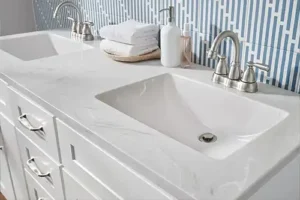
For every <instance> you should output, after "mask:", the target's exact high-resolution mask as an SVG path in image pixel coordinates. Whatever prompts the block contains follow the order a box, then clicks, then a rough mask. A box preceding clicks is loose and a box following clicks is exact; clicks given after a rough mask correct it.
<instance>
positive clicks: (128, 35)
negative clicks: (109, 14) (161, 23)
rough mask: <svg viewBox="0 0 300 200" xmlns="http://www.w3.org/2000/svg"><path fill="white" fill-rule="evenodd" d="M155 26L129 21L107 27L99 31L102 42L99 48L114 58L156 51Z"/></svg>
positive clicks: (156, 32)
mask: <svg viewBox="0 0 300 200" xmlns="http://www.w3.org/2000/svg"><path fill="white" fill-rule="evenodd" d="M158 31H159V28H158V26H157V25H153V24H143V23H140V22H137V21H134V20H129V21H126V22H123V23H120V24H118V25H109V26H105V27H103V28H101V29H100V36H101V37H102V38H104V40H102V41H101V43H100V48H101V49H102V50H103V51H105V52H106V53H109V54H114V55H116V56H124V57H131V56H139V55H143V54H147V53H150V52H153V51H155V50H156V49H158V48H159V47H158V40H157V36H158Z"/></svg>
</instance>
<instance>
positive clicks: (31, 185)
mask: <svg viewBox="0 0 300 200" xmlns="http://www.w3.org/2000/svg"><path fill="white" fill-rule="evenodd" d="M25 177H26V180H27V184H28V191H29V198H30V199H31V200H55V199H54V198H53V197H52V196H51V195H50V194H49V192H47V191H46V189H45V188H43V187H42V186H41V185H40V184H39V182H38V181H37V180H35V178H34V177H33V176H32V175H31V174H30V172H28V171H27V170H25Z"/></svg>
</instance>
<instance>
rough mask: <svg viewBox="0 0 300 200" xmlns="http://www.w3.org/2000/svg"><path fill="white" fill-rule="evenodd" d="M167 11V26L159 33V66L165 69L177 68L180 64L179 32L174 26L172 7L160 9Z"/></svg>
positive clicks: (173, 10)
mask: <svg viewBox="0 0 300 200" xmlns="http://www.w3.org/2000/svg"><path fill="white" fill-rule="evenodd" d="M162 11H168V12H169V18H168V24H167V25H166V26H164V27H163V28H162V29H161V32H160V40H161V44H160V48H161V64H162V65H163V66H165V67H178V66H180V64H181V48H180V41H181V40H180V37H181V31H180V28H178V27H177V26H176V24H175V15H174V14H175V13H174V12H175V9H174V6H170V7H169V8H166V9H162V10H160V11H159V12H162Z"/></svg>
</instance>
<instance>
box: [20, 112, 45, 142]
mask: <svg viewBox="0 0 300 200" xmlns="http://www.w3.org/2000/svg"><path fill="white" fill-rule="evenodd" d="M27 115H28V114H22V115H21V116H19V117H18V121H19V122H20V124H21V125H22V126H23V127H25V128H26V129H27V130H29V131H32V132H35V133H37V134H38V135H39V136H40V137H42V138H44V137H45V132H44V129H43V126H39V127H34V126H32V125H31V123H30V122H29V120H28V118H27Z"/></svg>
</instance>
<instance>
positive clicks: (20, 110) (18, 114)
mask: <svg viewBox="0 0 300 200" xmlns="http://www.w3.org/2000/svg"><path fill="white" fill-rule="evenodd" d="M10 93H11V94H10V97H11V109H12V115H13V121H14V123H15V125H16V127H17V128H19V129H20V130H21V131H22V133H24V134H25V135H26V136H27V137H28V138H30V140H32V141H33V142H34V143H35V144H36V145H37V146H38V147H39V148H41V149H42V150H43V151H44V152H46V154H48V155H49V156H50V157H52V158H53V159H54V160H55V161H57V162H60V156H59V152H58V143H57V134H56V128H55V118H54V116H53V115H52V114H51V113H49V112H48V111H46V110H45V109H44V108H42V107H41V106H39V105H38V104H36V103H35V102H33V101H32V100H30V99H28V98H27V97H25V96H24V95H23V94H21V93H19V92H18V91H16V90H15V89H14V88H10Z"/></svg>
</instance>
